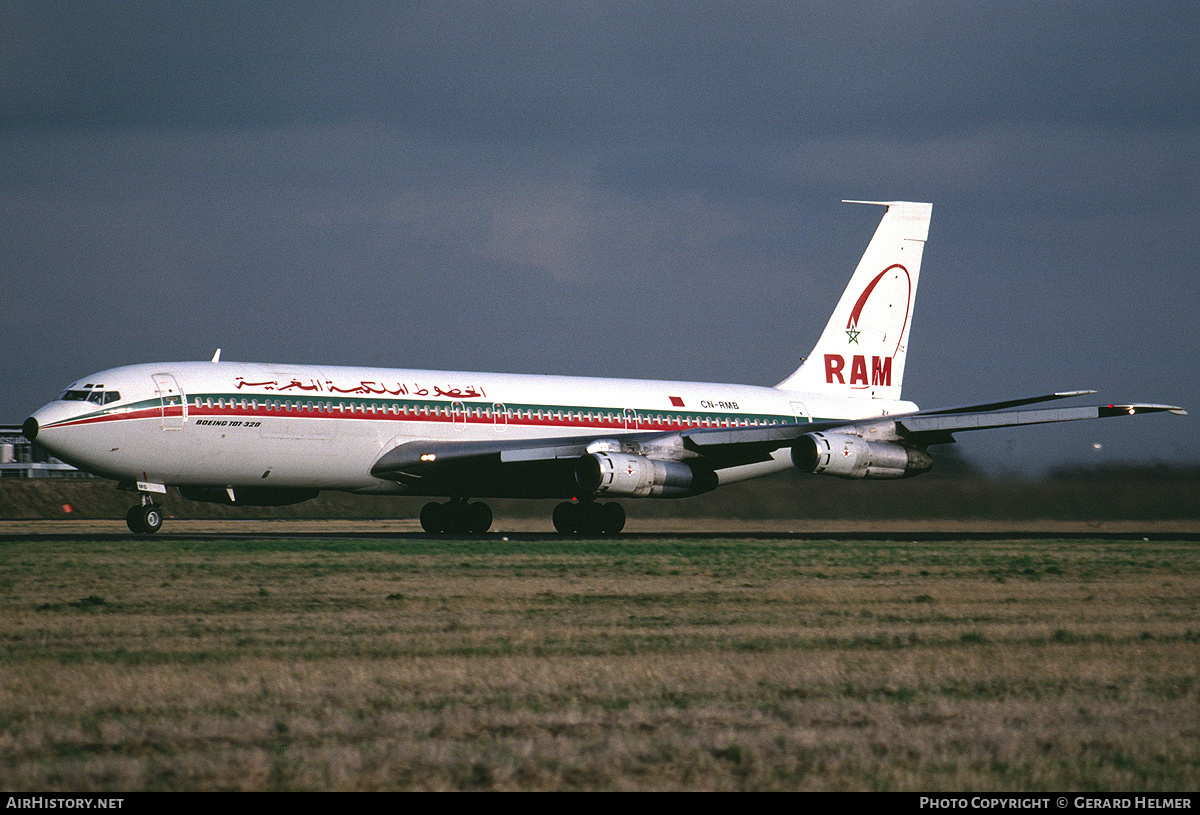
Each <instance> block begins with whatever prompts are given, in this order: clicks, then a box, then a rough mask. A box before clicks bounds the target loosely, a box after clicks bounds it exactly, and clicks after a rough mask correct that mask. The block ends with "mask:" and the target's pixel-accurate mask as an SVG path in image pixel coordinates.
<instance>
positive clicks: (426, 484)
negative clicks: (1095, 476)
mask: <svg viewBox="0 0 1200 815" xmlns="http://www.w3.org/2000/svg"><path fill="white" fill-rule="evenodd" d="M1092 392H1093V391H1071V392H1058V393H1052V394H1045V395H1043V396H1033V397H1025V398H1020V399H1010V400H1005V401H1001V402H989V403H986V404H979V405H964V406H960V407H952V408H939V409H935V410H922V411H917V412H915V413H906V414H896V415H892V416H873V417H869V418H865V419H858V420H836V421H824V422H802V423H791V424H781V425H756V426H747V427H729V428H692V429H689V430H683V431H670V432H656V433H631V434H622V435H613V434H605V433H596V434H594V435H583V436H563V437H559V438H550V439H495V440H490V439H489V440H485V441H461V442H458V441H431V440H414V441H410V442H405V443H402V444H400V445H397V446H396V447H394V448H392V449H391V450H389V451H388V452H386V453H385V454H384V455H383V456H381V457H380V458H379V459H378V461H376V462H375V464H374V465H373V466H372V468H371V474H372V475H374V476H376V477H378V478H383V479H387V480H391V481H396V482H399V483H401V484H404V485H406V486H408V487H409V488H410V489H411V490H412V491H413V493H414V494H452V493H454V492H461V493H462V494H464V495H491V496H497V497H505V496H507V497H547V489H548V485H551V484H561V485H563V486H562V491H561V493H559V494H560V495H561V496H562V497H571V493H572V492H573V490H574V487H573V485H574V476H573V473H574V466H575V463H576V461H577V460H578V459H579V458H581V457H582V456H585V455H587V454H589V453H597V452H601V453H623V454H626V455H635V456H642V457H645V458H649V459H653V460H659V461H687V462H689V463H690V464H691V465H693V466H699V467H700V468H702V469H704V470H709V471H715V470H720V469H724V468H727V467H735V466H739V465H746V464H754V463H756V462H763V461H767V460H769V459H770V458H771V457H772V453H774V452H775V451H777V450H780V449H782V448H785V447H789V446H791V445H792V444H794V443H795V442H796V440H797V439H799V438H800V437H801V436H805V435H807V434H810V433H834V434H842V435H848V436H858V437H860V438H863V439H866V440H868V441H870V442H892V443H896V444H901V445H906V446H909V447H914V448H918V449H922V450H923V449H924V448H926V447H928V446H929V445H932V444H947V443H951V442H953V441H954V438H953V434H954V433H959V432H964V431H968V430H988V429H995V428H1000V427H1014V426H1018V425H1028V424H1044V423H1047V422H1065V421H1077V420H1081V419H1101V418H1106V417H1110V416H1132V415H1137V414H1142V413H1157V412H1164V411H1165V412H1170V413H1175V414H1180V415H1182V414H1186V411H1184V410H1183V409H1182V408H1179V407H1176V406H1174V405H1159V404H1145V403H1133V404H1123V405H1117V404H1110V405H1090V406H1085V407H1066V408H1058V407H1047V408H1035V409H1029V408H1026V406H1027V405H1032V404H1038V403H1045V402H1051V401H1055V400H1059V399H1065V398H1068V397H1072V396H1079V395H1083V394H1087V393H1092Z"/></svg>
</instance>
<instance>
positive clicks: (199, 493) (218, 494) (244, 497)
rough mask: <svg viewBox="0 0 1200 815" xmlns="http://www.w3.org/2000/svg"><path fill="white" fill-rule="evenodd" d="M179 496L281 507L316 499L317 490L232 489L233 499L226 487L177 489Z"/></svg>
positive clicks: (226, 502)
mask: <svg viewBox="0 0 1200 815" xmlns="http://www.w3.org/2000/svg"><path fill="white" fill-rule="evenodd" d="M178 489H179V494H180V495H182V496H183V497H184V498H186V499H188V500H189V501H203V502H205V503H208V504H226V505H227V506H234V507H282V506H287V505H288V504H299V503H300V502H301V501H307V500H309V499H310V498H316V497H317V495H318V490H306V489H301V488H298V487H234V488H233V498H230V497H229V492H230V491H229V489H228V488H226V487H188V486H184V487H179V488H178Z"/></svg>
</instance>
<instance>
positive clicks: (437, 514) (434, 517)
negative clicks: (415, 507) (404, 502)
mask: <svg viewBox="0 0 1200 815" xmlns="http://www.w3.org/2000/svg"><path fill="white" fill-rule="evenodd" d="M446 514H447V513H446V507H445V505H443V504H439V503H438V502H437V501H430V502H429V503H428V504H426V505H425V506H423V507H421V528H422V529H424V530H425V531H426V532H428V533H430V534H431V535H436V534H438V533H439V532H444V531H445V524H446Z"/></svg>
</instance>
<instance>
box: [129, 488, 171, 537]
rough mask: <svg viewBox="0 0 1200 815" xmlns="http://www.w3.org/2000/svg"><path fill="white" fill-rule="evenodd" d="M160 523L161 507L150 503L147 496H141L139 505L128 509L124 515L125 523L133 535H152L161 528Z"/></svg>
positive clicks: (161, 519) (161, 516) (161, 520)
mask: <svg viewBox="0 0 1200 815" xmlns="http://www.w3.org/2000/svg"><path fill="white" fill-rule="evenodd" d="M162 522H163V515H162V507H161V506H159V505H158V504H155V503H153V502H152V501H150V499H149V497H148V496H143V498H142V503H141V504H139V505H137V506H134V507H130V508H129V511H128V512H126V513H125V523H126V524H128V525H129V531H130V532H132V533H134V534H135V535H153V534H154V533H155V532H157V531H158V530H159V529H160V528H162Z"/></svg>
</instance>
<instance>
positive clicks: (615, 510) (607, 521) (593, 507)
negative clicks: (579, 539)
mask: <svg viewBox="0 0 1200 815" xmlns="http://www.w3.org/2000/svg"><path fill="white" fill-rule="evenodd" d="M554 528H555V529H557V530H558V531H559V533H561V534H563V535H615V534H617V533H618V532H620V531H621V530H622V529H624V528H625V508H624V507H622V506H621V505H620V504H618V503H616V502H615V501H610V502H609V503H607V504H598V503H596V502H595V501H580V502H578V503H575V502H572V501H564V502H562V503H561V504H559V505H558V506H556V507H555V508H554Z"/></svg>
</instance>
